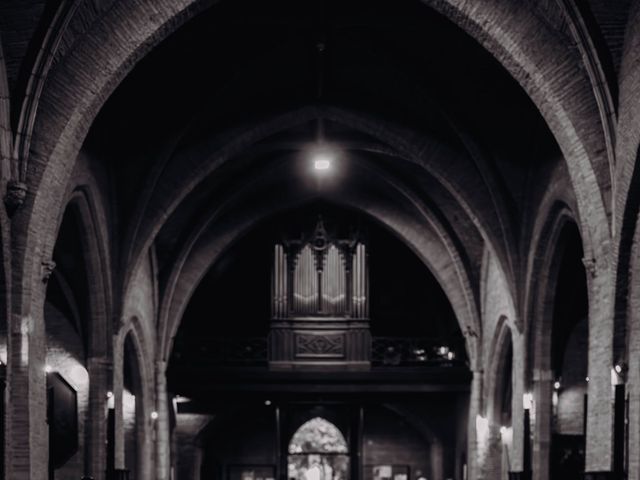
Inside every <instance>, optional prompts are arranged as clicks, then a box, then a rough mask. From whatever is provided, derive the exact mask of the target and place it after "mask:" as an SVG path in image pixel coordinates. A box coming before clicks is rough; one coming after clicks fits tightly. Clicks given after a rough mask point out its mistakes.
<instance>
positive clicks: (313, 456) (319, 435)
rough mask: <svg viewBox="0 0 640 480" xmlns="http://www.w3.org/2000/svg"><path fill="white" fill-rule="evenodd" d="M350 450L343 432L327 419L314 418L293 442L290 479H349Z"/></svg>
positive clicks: (291, 446) (296, 435) (294, 436)
mask: <svg viewBox="0 0 640 480" xmlns="http://www.w3.org/2000/svg"><path fill="white" fill-rule="evenodd" d="M348 476H349V448H348V446H347V441H346V440H345V438H344V435H342V432H340V430H339V429H338V428H337V427H336V426H335V425H334V424H333V423H331V422H329V421H327V420H325V419H324V418H320V417H316V418H312V419H311V420H309V421H308V422H306V423H304V424H303V425H302V426H301V427H300V428H299V429H298V430H297V431H296V433H294V435H293V437H292V438H291V441H290V442H289V479H290V480H347V479H348Z"/></svg>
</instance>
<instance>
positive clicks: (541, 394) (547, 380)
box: [531, 370, 554, 480]
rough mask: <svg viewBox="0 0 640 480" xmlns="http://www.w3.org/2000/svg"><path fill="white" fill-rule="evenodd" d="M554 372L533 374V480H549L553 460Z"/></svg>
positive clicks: (547, 371)
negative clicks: (552, 399) (552, 400)
mask: <svg viewBox="0 0 640 480" xmlns="http://www.w3.org/2000/svg"><path fill="white" fill-rule="evenodd" d="M553 382H554V378H553V372H551V370H534V372H533V402H534V403H533V407H534V412H533V416H534V418H533V432H534V433H533V445H532V447H533V449H532V455H531V457H532V458H531V460H532V462H531V463H532V467H533V480H549V462H550V459H551V423H552V413H553V410H552V405H551V398H552V395H553Z"/></svg>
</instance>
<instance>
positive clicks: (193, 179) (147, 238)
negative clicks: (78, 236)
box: [123, 106, 516, 297]
mask: <svg viewBox="0 0 640 480" xmlns="http://www.w3.org/2000/svg"><path fill="white" fill-rule="evenodd" d="M318 117H320V118H324V119H327V120H330V121H333V122H336V123H340V124H343V125H345V126H347V127H349V128H353V129H354V130H355V131H358V132H361V133H365V134H367V135H370V136H372V137H373V138H375V139H377V140H379V141H381V142H383V143H384V144H385V145H388V146H389V148H390V149H392V150H393V151H392V152H391V154H393V155H395V156H396V158H397V159H398V161H402V162H408V163H413V164H416V165H418V166H420V167H421V168H423V169H424V170H425V171H426V172H427V173H428V174H429V175H430V176H431V177H433V178H434V179H435V180H436V181H437V182H438V183H440V184H441V185H442V188H443V189H444V191H446V192H447V194H449V195H450V196H451V197H452V198H453V200H455V202H456V204H457V205H459V206H460V208H461V209H462V211H464V213H465V214H466V215H467V216H468V217H469V219H470V220H471V222H472V223H473V225H474V226H475V228H476V229H477V230H478V231H479V232H480V235H481V236H482V237H483V239H484V241H485V242H486V243H487V244H489V245H491V248H492V251H493V252H495V253H496V255H497V257H498V258H499V259H500V262H501V264H502V265H501V266H502V268H503V270H504V271H505V274H506V276H507V277H508V278H511V279H512V278H513V275H512V273H513V272H512V270H511V269H510V268H509V267H510V266H511V265H512V259H513V258H515V255H516V253H515V251H514V249H515V243H516V242H515V240H514V239H511V241H509V236H508V234H507V231H508V230H509V229H508V228H507V227H506V224H507V223H508V219H506V218H504V217H503V216H502V215H501V213H502V212H500V211H499V209H496V211H486V209H485V210H480V209H479V208H478V204H481V203H482V204H487V205H495V203H493V202H495V201H496V197H498V196H499V194H498V192H495V191H494V190H493V189H492V187H491V186H489V185H487V183H486V182H485V179H483V178H480V177H479V176H469V175H460V168H463V167H459V166H457V165H456V164H457V163H462V162H463V161H468V162H472V161H475V162H479V163H481V162H482V159H480V158H478V156H479V154H477V153H476V154H474V155H473V157H474V159H473V160H472V159H471V158H469V159H467V158H464V159H460V162H453V161H451V156H457V155H459V154H457V153H455V152H453V151H452V150H450V149H448V148H446V147H445V146H443V145H441V144H439V143H437V142H434V141H432V140H431V139H429V138H420V139H419V135H418V134H417V133H416V132H414V131H411V130H407V129H403V128H400V127H398V126H396V125H394V124H391V123H389V122H385V121H383V120H381V119H379V118H377V117H373V116H370V115H366V114H362V113H360V112H356V111H351V110H348V109H344V108H337V107H326V106H313V107H311V106H304V107H301V108H298V109H294V110H292V111H289V112H286V113H283V114H281V115H279V116H277V117H275V118H273V119H270V120H268V121H263V122H258V123H257V124H256V125H252V126H250V127H249V128H248V129H241V130H234V131H233V132H232V135H230V136H231V137H232V140H231V141H228V142H226V143H225V144H224V146H222V147H221V146H220V145H219V140H218V139H217V138H215V137H214V138H213V139H211V140H210V143H205V144H204V145H202V146H199V147H198V150H199V151H207V152H211V153H210V154H209V156H208V157H207V158H206V161H203V159H202V158H200V157H193V156H189V155H188V154H183V155H180V156H175V157H174V158H171V155H170V154H166V155H164V156H163V160H162V164H161V165H159V166H158V167H157V171H158V172H163V175H164V176H165V177H166V178H170V179H171V189H169V190H167V189H164V188H163V189H161V188H158V187H156V185H157V184H159V183H160V179H159V178H158V177H154V178H153V180H152V181H149V182H148V185H149V188H148V189H147V190H145V191H144V192H143V198H144V200H143V201H142V202H140V203H139V204H138V205H137V207H136V214H135V217H136V218H137V219H139V220H138V221H136V222H134V226H133V228H132V229H131V231H130V232H129V233H128V237H127V238H128V242H126V243H129V244H130V245H131V249H130V250H129V253H128V254H126V255H125V258H126V259H127V260H126V264H127V265H138V264H139V262H140V261H142V259H143V258H144V253H143V252H145V251H147V250H148V248H150V246H151V244H152V242H153V240H154V239H155V236H156V235H157V233H158V232H159V231H160V229H161V227H162V225H163V222H164V221H165V220H166V218H167V217H168V216H169V215H170V214H171V213H172V212H174V211H175V210H176V209H177V208H179V204H180V203H181V202H182V201H183V200H184V199H185V198H186V196H187V195H188V194H189V192H192V191H193V190H194V189H195V188H197V186H198V185H199V184H200V183H201V182H203V181H204V180H205V179H206V178H207V177H209V176H211V175H215V173H216V171H217V169H218V168H220V167H221V166H222V165H224V164H225V163H227V162H231V161H233V159H234V158H235V157H236V156H237V155H239V154H241V153H242V152H243V151H244V150H246V149H248V148H249V147H250V146H251V145H252V144H254V143H256V142H258V141H260V140H263V139H265V138H268V137H269V136H271V135H274V134H276V133H278V132H281V131H284V130H286V129H288V128H293V127H296V126H299V125H303V124H304V123H306V122H308V121H311V120H314V119H316V118H318ZM467 143H468V142H467ZM456 158H457V157H456ZM170 159H171V162H170V163H169V161H170ZM479 167H480V165H479ZM157 175H158V176H159V175H160V173H157ZM462 179H464V180H462ZM154 188H157V192H153V191H150V190H151V189H154ZM469 192H473V194H474V195H475V198H472V197H471V196H470V194H469ZM154 194H155V196H154ZM479 196H482V199H483V200H482V201H479V200H478V197H479ZM131 270H132V271H133V270H135V269H131ZM131 275H132V274H127V275H126V276H125V278H124V281H123V284H124V288H125V289H126V288H127V286H128V284H129V280H130V278H131ZM514 284H515V282H513V281H512V282H509V285H510V286H512V285H514ZM514 288H515V287H514ZM512 295H513V296H514V297H515V294H514V292H512Z"/></svg>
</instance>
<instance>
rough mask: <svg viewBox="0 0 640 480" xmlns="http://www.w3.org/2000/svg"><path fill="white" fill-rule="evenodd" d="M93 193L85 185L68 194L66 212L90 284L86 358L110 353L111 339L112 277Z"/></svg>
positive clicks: (107, 248) (96, 202)
mask: <svg viewBox="0 0 640 480" xmlns="http://www.w3.org/2000/svg"><path fill="white" fill-rule="evenodd" d="M98 205H99V202H98V201H97V200H96V196H95V193H94V192H93V191H92V189H91V188H90V187H89V186H87V185H84V186H78V187H76V188H74V190H73V191H72V192H71V194H70V195H69V199H68V201H67V204H66V207H65V212H66V211H68V209H73V213H74V215H75V216H76V225H77V227H78V229H79V232H80V236H81V244H82V247H83V251H82V252H81V255H82V257H83V258H84V261H85V265H86V277H87V281H88V282H89V296H90V299H89V315H90V319H89V320H90V321H91V329H90V330H91V332H90V333H91V336H90V341H89V344H88V350H89V355H97V356H101V357H106V356H107V355H108V354H109V353H110V345H109V342H108V338H109V337H110V336H111V328H109V327H110V313H111V287H110V284H111V275H110V268H109V247H108V244H107V241H106V238H105V237H104V232H102V231H101V230H100V227H99V225H101V221H100V219H101V218H103V215H101V214H99V213H98V209H99V208H100V207H99V206H98Z"/></svg>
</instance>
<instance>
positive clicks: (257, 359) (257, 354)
mask: <svg viewBox="0 0 640 480" xmlns="http://www.w3.org/2000/svg"><path fill="white" fill-rule="evenodd" d="M181 347H182V348H180V349H179V350H178V351H180V352H181V355H180V357H179V358H178V360H179V361H180V362H181V363H188V362H190V361H196V360H197V361H198V362H200V363H202V362H204V363H206V364H207V365H211V366H220V367H250V366H266V365H267V364H268V362H269V347H268V339H267V337H215V338H202V339H200V341H199V344H198V346H194V347H193V348H190V347H187V346H186V345H183V346H181ZM370 358H371V365H372V366H374V367H397V366H414V367H419V366H423V367H427V366H434V367H435V366H440V367H447V366H455V365H461V364H464V363H465V358H466V357H465V355H464V346H463V345H462V344H461V342H460V341H458V342H455V341H452V340H443V339H438V338H427V337H373V338H372V341H371V357H370Z"/></svg>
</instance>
